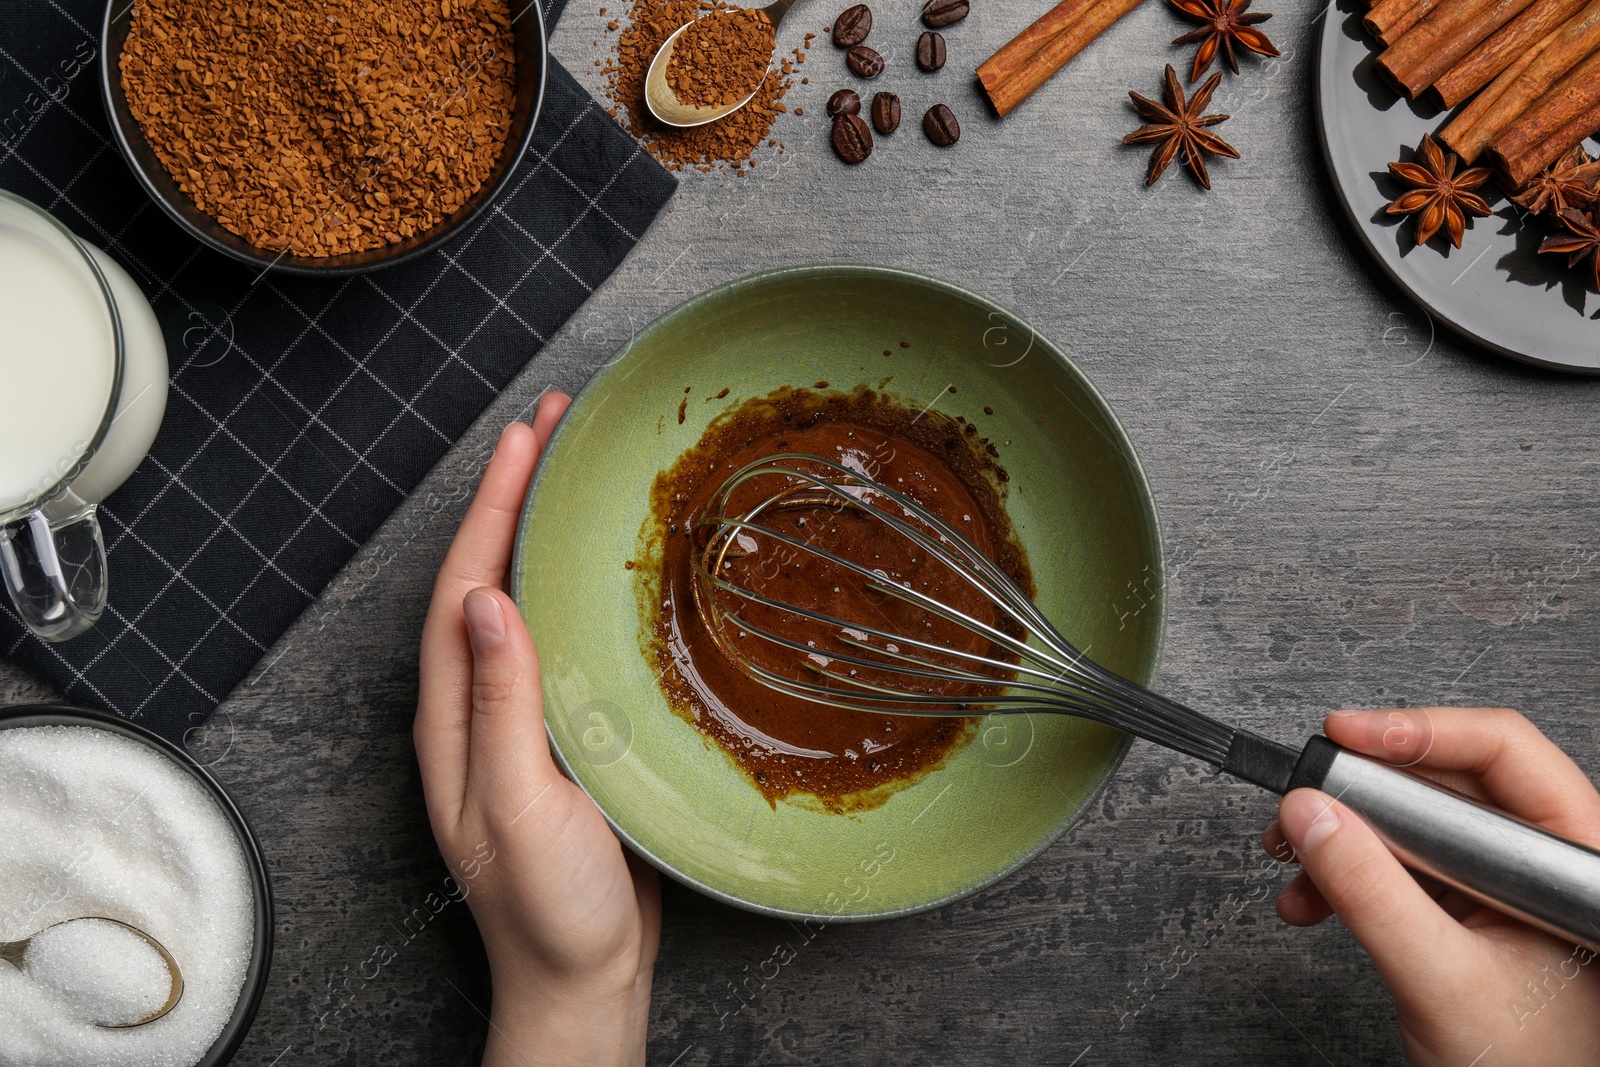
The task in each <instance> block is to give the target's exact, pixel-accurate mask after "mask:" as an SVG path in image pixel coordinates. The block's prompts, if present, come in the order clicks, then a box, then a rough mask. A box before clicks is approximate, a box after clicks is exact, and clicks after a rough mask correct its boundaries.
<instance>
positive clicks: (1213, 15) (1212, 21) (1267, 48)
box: [1168, 0, 1279, 82]
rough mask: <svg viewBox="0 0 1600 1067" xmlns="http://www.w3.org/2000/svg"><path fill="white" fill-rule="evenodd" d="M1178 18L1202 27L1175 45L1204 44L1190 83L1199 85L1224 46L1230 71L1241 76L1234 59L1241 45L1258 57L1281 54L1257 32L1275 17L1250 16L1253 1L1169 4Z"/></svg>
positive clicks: (1175, 1)
mask: <svg viewBox="0 0 1600 1067" xmlns="http://www.w3.org/2000/svg"><path fill="white" fill-rule="evenodd" d="M1168 2H1169V3H1171V4H1172V6H1173V7H1174V8H1176V9H1177V11H1178V14H1180V15H1182V16H1183V17H1184V18H1186V19H1190V20H1192V21H1194V22H1198V23H1200V28H1199V29H1198V30H1190V31H1189V32H1188V33H1186V34H1184V35H1183V36H1182V37H1178V38H1175V39H1174V40H1173V42H1172V43H1173V44H1192V43H1193V42H1195V41H1199V42H1200V50H1199V51H1198V52H1196V53H1195V54H1194V69H1193V70H1191V71H1190V72H1189V80H1190V81H1191V82H1192V81H1195V80H1196V79H1198V78H1199V77H1200V75H1202V74H1204V73H1205V72H1206V68H1207V67H1209V66H1211V61H1212V60H1213V59H1215V58H1216V57H1217V49H1218V47H1219V46H1220V47H1221V49H1222V56H1223V58H1224V59H1226V60H1227V61H1228V69H1229V70H1231V71H1233V72H1234V73H1235V74H1237V73H1239V58H1238V57H1237V56H1236V55H1234V52H1233V46H1234V45H1235V44H1238V45H1240V46H1242V47H1244V48H1248V49H1249V50H1250V51H1252V52H1254V53H1255V54H1256V55H1258V56H1275V55H1278V54H1279V53H1278V50H1277V49H1276V48H1274V47H1273V46H1272V42H1271V41H1269V40H1267V35H1266V34H1264V33H1262V32H1261V31H1260V30H1258V29H1255V28H1254V27H1255V26H1256V24H1257V23H1261V22H1265V21H1267V20H1268V19H1270V18H1271V17H1272V16H1271V15H1270V14H1262V13H1261V12H1249V11H1247V9H1248V8H1249V7H1250V0H1233V2H1232V3H1229V2H1228V0H1168Z"/></svg>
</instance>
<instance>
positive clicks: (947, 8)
mask: <svg viewBox="0 0 1600 1067" xmlns="http://www.w3.org/2000/svg"><path fill="white" fill-rule="evenodd" d="M970 10H972V9H971V8H970V7H968V6H967V0H928V2H927V3H925V4H923V5H922V22H923V25H925V26H928V27H930V28H932V29H935V30H936V29H938V28H939V27H940V26H948V25H950V24H951V23H952V22H960V21H961V20H962V19H964V18H966V17H967V12H968V11H970Z"/></svg>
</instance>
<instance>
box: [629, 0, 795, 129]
mask: <svg viewBox="0 0 1600 1067" xmlns="http://www.w3.org/2000/svg"><path fill="white" fill-rule="evenodd" d="M793 6H794V0H776V2H774V3H771V4H768V5H767V6H766V7H756V8H748V9H747V11H748V13H749V14H751V15H754V16H756V17H757V18H759V19H763V20H765V21H766V22H767V23H768V24H769V25H771V27H772V31H773V47H774V48H776V47H777V31H778V24H779V23H780V22H782V21H783V16H784V15H785V14H787V13H788V11H789V9H790V8H791V7H793ZM726 13H729V12H713V13H712V14H711V15H707V16H706V17H707V18H714V17H716V15H718V14H726ZM698 21H700V20H699V19H690V20H689V21H688V22H685V23H684V24H683V25H682V26H679V27H678V28H677V29H675V30H673V31H672V36H670V37H668V38H667V39H666V40H665V41H662V42H661V47H660V48H658V49H657V50H656V54H655V58H654V59H652V60H651V61H650V69H649V70H648V71H646V72H645V76H644V102H645V106H646V107H648V108H649V109H650V114H652V115H654V116H655V117H656V118H657V119H659V120H661V121H662V122H664V123H666V124H667V125H668V126H678V127H689V126H704V125H705V124H706V123H708V122H715V121H717V120H718V119H720V118H726V117H727V116H729V115H731V114H733V113H734V112H735V111H738V110H739V109H740V108H741V107H744V106H745V105H746V104H748V103H749V102H750V101H751V99H752V98H753V97H754V96H755V95H756V91H757V90H759V89H760V88H761V80H760V79H757V81H756V83H755V84H754V85H752V86H751V87H750V92H749V93H747V94H746V95H745V97H744V98H743V99H742V100H739V101H736V102H735V103H732V104H719V105H716V106H714V107H705V106H696V105H693V104H686V103H684V102H683V101H682V100H679V99H678V94H677V93H676V92H674V91H673V89H672V86H671V85H670V84H668V82H667V64H669V63H670V62H671V61H672V54H673V52H674V51H675V50H676V48H677V46H678V42H679V41H680V40H681V39H682V38H683V31H684V30H687V29H688V28H689V27H690V26H693V25H694V24H695V23H696V22H698ZM770 64H771V56H770V55H769V56H768V65H770ZM763 69H765V68H763ZM763 76H764V75H763Z"/></svg>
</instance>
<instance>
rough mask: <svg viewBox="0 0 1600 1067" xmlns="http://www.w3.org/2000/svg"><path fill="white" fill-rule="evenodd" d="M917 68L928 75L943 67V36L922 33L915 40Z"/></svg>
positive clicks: (931, 32)
mask: <svg viewBox="0 0 1600 1067" xmlns="http://www.w3.org/2000/svg"><path fill="white" fill-rule="evenodd" d="M917 66H919V67H921V68H922V69H923V70H925V71H927V72H929V73H930V74H931V73H932V72H933V71H936V70H938V69H939V68H940V67H942V66H944V34H942V33H934V32H933V31H932V30H923V31H922V36H921V37H918V38H917Z"/></svg>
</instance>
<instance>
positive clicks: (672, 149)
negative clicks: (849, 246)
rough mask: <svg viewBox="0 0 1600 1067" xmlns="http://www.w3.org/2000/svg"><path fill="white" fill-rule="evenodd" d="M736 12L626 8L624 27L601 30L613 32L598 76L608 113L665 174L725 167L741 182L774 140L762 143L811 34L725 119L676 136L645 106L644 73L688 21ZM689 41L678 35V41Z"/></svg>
mask: <svg viewBox="0 0 1600 1067" xmlns="http://www.w3.org/2000/svg"><path fill="white" fill-rule="evenodd" d="M739 10H741V9H740V8H737V7H734V6H733V5H731V4H727V3H724V2H722V0H633V8H632V11H631V12H630V15H629V20H628V21H627V22H626V23H623V22H621V21H620V20H618V21H616V22H614V23H612V24H608V32H609V30H610V27H611V26H613V25H614V26H617V27H620V33H619V34H618V36H617V38H616V45H615V49H614V53H613V55H612V57H611V62H609V63H608V64H607V65H606V66H605V68H604V69H603V71H602V73H603V75H604V83H603V85H602V87H601V91H602V92H604V93H605V94H606V96H607V97H609V98H610V100H611V106H610V108H609V109H608V110H609V112H610V113H611V115H612V116H614V117H615V118H616V119H617V120H618V121H620V122H621V123H622V125H623V127H624V128H625V129H627V131H628V132H629V133H631V134H632V135H633V136H634V138H635V139H637V140H638V141H639V143H640V144H641V145H642V146H643V147H644V149H645V150H646V151H647V152H649V153H650V154H651V155H653V156H655V157H656V158H657V159H658V160H660V161H661V163H662V165H663V166H665V167H666V168H667V169H668V170H683V169H684V168H685V167H694V168H695V169H696V170H700V171H711V170H715V169H718V168H721V167H727V168H730V169H732V170H733V172H734V173H735V174H738V175H743V174H744V172H745V169H746V168H748V167H754V166H756V164H757V160H756V159H755V158H754V157H755V154H756V151H757V149H760V148H761V147H762V144H763V142H766V141H772V140H775V138H773V137H771V136H770V134H771V132H772V126H773V123H774V122H775V121H776V120H777V117H778V115H779V114H781V113H783V112H786V111H787V110H788V106H787V105H786V104H784V102H783V98H784V95H785V94H786V93H788V91H789V89H790V86H791V85H792V83H793V80H794V79H793V75H794V73H795V70H796V69H797V68H798V67H799V65H800V64H802V63H804V62H805V60H806V50H807V49H809V48H810V47H811V42H812V40H813V39H814V38H815V36H816V35H815V34H811V33H808V34H806V35H805V43H804V44H803V45H802V46H801V47H799V48H796V49H794V50H793V51H791V52H790V53H788V54H787V55H785V56H784V57H783V58H782V59H781V60H780V61H779V62H778V64H777V66H776V67H774V68H771V69H768V70H767V71H766V74H765V76H764V77H763V78H762V80H761V84H760V86H759V87H758V88H757V89H756V93H755V96H754V97H752V98H751V100H750V102H749V103H748V104H746V105H745V106H744V107H742V108H740V109H739V110H738V111H735V112H734V113H733V114H731V115H729V116H728V117H726V118H723V119H718V120H717V121H716V122H711V123H707V124H706V125H704V126H694V127H690V128H688V129H678V128H676V127H672V126H665V125H663V124H662V123H660V122H657V121H656V119H655V117H654V116H653V115H651V114H650V110H649V108H648V107H646V106H645V102H644V78H645V73H646V72H647V71H648V70H649V69H650V61H651V60H652V59H654V58H655V54H656V51H657V50H658V49H659V48H660V47H661V44H662V42H664V41H665V40H666V39H667V38H668V37H670V36H672V34H673V32H674V31H675V30H677V28H678V27H679V26H682V25H683V24H684V23H686V22H689V21H690V20H691V19H695V18H699V17H701V16H705V17H707V18H709V17H710V16H712V15H715V14H717V13H718V12H733V11H739ZM768 32H769V33H770V30H769V31H768ZM689 33H690V31H689V30H685V31H684V37H688V36H689ZM682 39H683V38H679V40H680V41H682ZM674 52H676V49H674ZM744 91H745V92H749V89H748V88H746V89H745V90H744ZM742 96H743V94H742V93H741V94H740V97H741V98H742ZM768 147H769V148H771V147H772V146H771V145H768ZM776 153H777V154H782V153H783V145H782V144H781V143H780V144H778V145H777V146H776Z"/></svg>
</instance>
